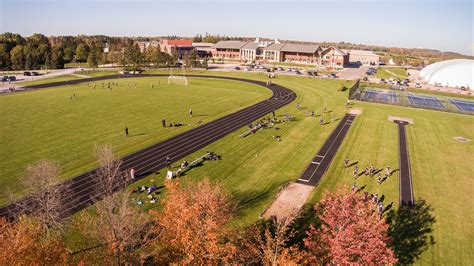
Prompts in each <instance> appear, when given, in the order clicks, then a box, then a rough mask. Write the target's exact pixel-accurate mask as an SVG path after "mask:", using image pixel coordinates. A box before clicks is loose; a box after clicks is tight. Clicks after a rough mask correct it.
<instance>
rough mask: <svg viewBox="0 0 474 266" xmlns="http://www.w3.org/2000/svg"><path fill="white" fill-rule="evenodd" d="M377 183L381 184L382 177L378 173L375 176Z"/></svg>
mask: <svg viewBox="0 0 474 266" xmlns="http://www.w3.org/2000/svg"><path fill="white" fill-rule="evenodd" d="M377 183H379V185H380V184H382V176H381V175H380V173H379V174H378V175H377Z"/></svg>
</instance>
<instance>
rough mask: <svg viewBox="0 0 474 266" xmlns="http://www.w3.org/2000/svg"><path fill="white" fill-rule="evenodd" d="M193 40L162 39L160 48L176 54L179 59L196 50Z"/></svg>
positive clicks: (165, 51)
mask: <svg viewBox="0 0 474 266" xmlns="http://www.w3.org/2000/svg"><path fill="white" fill-rule="evenodd" d="M194 49H195V48H194V46H193V41H191V40H166V39H164V40H161V41H160V50H161V51H162V52H164V53H167V54H170V55H175V56H177V57H178V59H184V58H186V57H188V56H189V55H190V54H191V53H192V51H193V50H194Z"/></svg>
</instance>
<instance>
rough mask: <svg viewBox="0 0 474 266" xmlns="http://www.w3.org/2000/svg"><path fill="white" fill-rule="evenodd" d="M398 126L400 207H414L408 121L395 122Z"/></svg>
mask: <svg viewBox="0 0 474 266" xmlns="http://www.w3.org/2000/svg"><path fill="white" fill-rule="evenodd" d="M394 122H395V123H397V124H398V152H399V153H400V158H399V164H400V171H399V174H400V205H409V206H413V204H414V200H413V185H412V182H411V172H410V160H409V157H408V147H407V138H406V131H405V125H408V122H406V121H400V120H395V121H394Z"/></svg>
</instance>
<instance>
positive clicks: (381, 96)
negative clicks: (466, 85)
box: [349, 82, 474, 115]
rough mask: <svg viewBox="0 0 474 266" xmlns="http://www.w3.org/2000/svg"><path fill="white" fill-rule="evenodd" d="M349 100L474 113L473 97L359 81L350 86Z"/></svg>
mask: <svg viewBox="0 0 474 266" xmlns="http://www.w3.org/2000/svg"><path fill="white" fill-rule="evenodd" d="M349 100H357V101H364V102H376V103H384V104H391V105H398V106H406V107H414V108H421V109H429V110H437V111H445V112H451V113H461V114H468V115H474V100H471V99H463V98H456V97H455V96H453V97H450V96H444V95H443V96H440V95H429V94H419V93H411V92H408V91H401V90H399V89H398V88H395V87H394V88H388V89H382V88H376V87H375V86H374V87H369V86H359V82H356V84H354V86H353V87H352V88H350V90H349Z"/></svg>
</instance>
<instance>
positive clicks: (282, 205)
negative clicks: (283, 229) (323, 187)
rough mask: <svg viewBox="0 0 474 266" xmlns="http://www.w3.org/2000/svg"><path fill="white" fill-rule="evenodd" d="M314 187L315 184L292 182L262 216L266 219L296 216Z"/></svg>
mask: <svg viewBox="0 0 474 266" xmlns="http://www.w3.org/2000/svg"><path fill="white" fill-rule="evenodd" d="M313 188H314V187H313V186H308V185H303V184H298V183H291V184H290V185H288V186H287V187H285V188H284V189H283V190H281V191H280V193H279V194H278V196H277V198H276V199H275V201H274V202H273V203H272V205H270V207H269V208H268V209H267V210H266V211H265V212H264V213H263V215H262V216H263V217H264V218H265V219H269V218H271V217H272V216H273V217H276V218H277V219H278V220H283V219H286V218H290V219H291V218H294V217H295V216H296V214H297V213H298V211H299V210H300V209H301V207H302V206H303V204H304V203H305V202H306V199H307V198H308V196H309V193H310V192H311V191H312V190H313Z"/></svg>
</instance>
